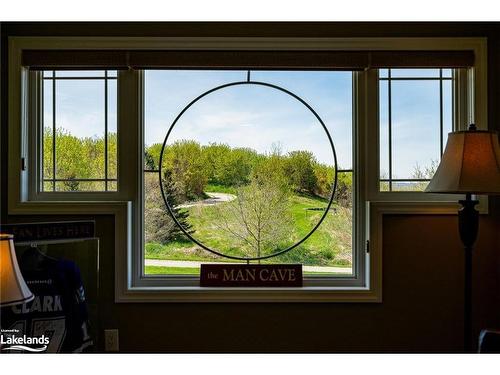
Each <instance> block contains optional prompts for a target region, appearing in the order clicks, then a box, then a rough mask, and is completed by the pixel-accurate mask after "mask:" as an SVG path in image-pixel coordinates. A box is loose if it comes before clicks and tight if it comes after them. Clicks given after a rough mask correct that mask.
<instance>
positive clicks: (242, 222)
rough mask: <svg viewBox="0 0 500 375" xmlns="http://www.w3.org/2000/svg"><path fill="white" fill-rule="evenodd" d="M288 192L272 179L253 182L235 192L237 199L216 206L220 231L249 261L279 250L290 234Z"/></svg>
mask: <svg viewBox="0 0 500 375" xmlns="http://www.w3.org/2000/svg"><path fill="white" fill-rule="evenodd" d="M289 198H290V191H289V190H288V189H286V188H284V186H283V185H281V184H279V182H277V181H276V180H273V179H272V178H263V177H262V176H260V178H259V179H253V180H252V181H251V182H250V184H248V185H246V186H242V187H239V188H238V192H237V199H235V200H233V201H231V202H228V203H225V204H221V205H220V206H216V207H217V209H218V217H219V220H218V221H217V222H216V223H215V225H216V226H218V227H219V228H220V229H221V230H222V231H225V232H226V233H227V234H228V235H230V236H231V237H233V238H234V239H235V240H236V241H237V242H239V243H240V245H241V249H242V250H243V251H245V252H246V254H247V256H249V257H261V256H264V255H269V254H271V253H274V252H276V251H278V250H281V247H280V245H281V244H282V243H283V242H285V241H286V240H287V239H289V238H290V236H291V233H292V228H291V217H290V216H289V214H288V208H289V205H290V200H289Z"/></svg>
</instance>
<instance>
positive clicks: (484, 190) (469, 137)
mask: <svg viewBox="0 0 500 375" xmlns="http://www.w3.org/2000/svg"><path fill="white" fill-rule="evenodd" d="M425 192H426V193H445V194H465V200H460V201H459V203H460V204H461V205H462V207H461V208H460V210H459V211H458V231H459V233H460V239H461V240H462V243H463V245H464V249H465V273H464V283H465V284H464V348H465V351H466V352H470V351H471V349H472V342H471V338H472V316H471V311H472V298H471V297H472V284H471V283H472V278H471V275H472V249H473V246H474V242H475V241H476V238H477V233H478V229H479V212H478V211H477V210H476V208H475V205H476V204H478V203H479V202H478V201H477V200H475V199H472V194H484V195H492V194H500V146H499V142H498V133H497V132H493V131H485V130H477V129H476V126H475V125H474V124H471V125H470V126H469V130H465V131H456V132H451V133H449V135H448V142H447V143H446V148H445V151H444V153H443V156H442V158H441V163H440V164H439V166H438V168H437V170H436V173H435V174H434V177H433V178H432V180H431V181H430V182H429V185H428V186H427V189H426V190H425Z"/></svg>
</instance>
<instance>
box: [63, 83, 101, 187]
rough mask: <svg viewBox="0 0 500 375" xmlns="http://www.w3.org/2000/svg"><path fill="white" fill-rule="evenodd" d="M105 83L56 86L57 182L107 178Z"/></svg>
mask: <svg viewBox="0 0 500 375" xmlns="http://www.w3.org/2000/svg"><path fill="white" fill-rule="evenodd" d="M104 121H105V120H104V82H103V81H93V80H84V81H73V80H64V81H57V82H56V125H57V133H56V178H61V179H66V178H104Z"/></svg>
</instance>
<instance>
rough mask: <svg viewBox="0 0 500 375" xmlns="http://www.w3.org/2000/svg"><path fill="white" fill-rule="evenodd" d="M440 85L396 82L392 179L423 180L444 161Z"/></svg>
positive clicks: (393, 89) (436, 82)
mask: <svg viewBox="0 0 500 375" xmlns="http://www.w3.org/2000/svg"><path fill="white" fill-rule="evenodd" d="M439 108H440V106H439V82H438V81H408V82H405V81H403V82H402V81H394V82H392V137H393V139H392V142H393V150H392V168H393V175H392V178H423V175H422V173H425V169H426V168H429V167H431V164H432V162H433V161H436V160H439V159H440V154H439V152H440V146H439V142H440V137H439V129H440V115H439V111H440V109H439Z"/></svg>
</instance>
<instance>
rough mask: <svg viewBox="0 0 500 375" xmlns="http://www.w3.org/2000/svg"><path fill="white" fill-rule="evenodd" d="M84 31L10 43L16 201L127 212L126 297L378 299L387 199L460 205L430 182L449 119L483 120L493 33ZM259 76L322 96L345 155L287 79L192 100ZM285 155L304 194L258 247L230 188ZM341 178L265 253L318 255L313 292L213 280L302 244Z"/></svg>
mask: <svg viewBox="0 0 500 375" xmlns="http://www.w3.org/2000/svg"><path fill="white" fill-rule="evenodd" d="M74 43H75V42H74V41H73V40H64V38H61V40H59V41H57V42H54V40H50V39H47V40H18V41H15V43H12V44H11V50H10V53H11V56H10V60H9V69H10V71H11V72H12V76H13V78H11V81H10V82H9V87H10V89H11V90H12V94H13V95H12V97H11V98H10V106H11V107H10V108H11V110H12V112H11V113H10V114H9V123H10V127H9V129H10V130H9V137H12V138H11V139H12V140H13V141H14V142H18V144H19V147H17V146H15V147H12V149H11V150H10V151H9V157H10V158H12V159H13V160H14V159H15V158H19V164H16V163H15V162H14V163H12V164H10V165H11V167H10V170H9V176H11V177H12V178H13V182H12V184H10V185H9V199H10V203H9V211H10V212H12V213H16V212H17V213H29V212H32V211H33V210H34V209H35V207H37V208H36V209H37V210H40V208H41V209H43V210H46V211H47V212H48V213H54V212H64V213H71V212H72V213H74V214H82V213H86V214H93V213H103V212H109V213H114V214H115V215H117V227H116V238H117V244H116V245H115V246H116V248H115V256H116V283H117V286H116V294H117V296H116V299H117V300H118V301H380V300H381V259H382V258H381V252H382V248H381V233H380V225H381V224H380V220H381V217H380V215H378V214H377V213H379V212H382V211H381V210H380V207H382V206H381V204H382V203H380V202H387V204H390V203H389V202H400V203H401V202H403V203H404V202H406V203H410V202H420V204H423V205H424V204H426V203H428V202H430V201H432V202H433V204H437V205H441V206H442V207H453V206H452V205H451V203H449V202H451V201H452V200H451V199H449V197H446V196H445V197H436V196H432V195H431V196H428V195H424V194H423V192H422V191H423V189H424V188H425V185H426V183H427V182H428V181H429V180H430V178H431V177H432V174H433V171H434V169H433V168H434V167H435V165H437V164H438V163H439V159H440V157H441V154H442V152H443V147H444V145H445V142H446V134H447V132H449V131H452V130H455V129H459V128H463V127H465V126H466V125H467V123H468V122H470V121H472V120H475V121H476V123H477V124H478V125H479V127H481V126H483V124H484V123H485V122H484V113H485V107H484V104H483V103H478V102H477V100H476V101H475V99H477V97H478V96H479V97H484V96H483V95H484V82H485V77H484V53H485V51H484V43H483V41H481V40H469V41H468V44H467V43H466V44H465V46H466V47H465V48H462V49H457V48H456V45H455V44H454V43H453V41H452V40H432V39H429V40H426V41H424V42H422V41H415V40H405V41H402V40H397V39H394V40H374V41H372V42H371V41H352V43H353V44H352V46H350V47H349V48H346V44H345V43H346V41H339V40H325V41H318V40H312V41H303V40H295V41H288V42H287V43H284V44H280V43H283V41H280V40H273V41H267V42H266V41H254V40H252V41H246V42H245V41H240V42H236V44H234V42H231V41H226V42H225V41H200V40H189V41H187V42H186V43H187V44H186V45H184V47H182V43H181V44H179V43H180V42H179V41H175V40H173V41H169V40H164V41H161V42H158V41H156V42H152V41H149V42H148V41H147V40H141V41H138V40H134V41H130V42H128V41H127V40H126V39H124V40H123V41H122V44H121V48H119V49H118V48H116V43H117V42H116V40H104V39H103V40H102V41H89V43H88V44H87V45H86V48H85V49H79V48H78V47H77V45H76V44H74ZM224 43H226V44H224ZM259 43H260V44H259ZM266 43H271V44H266ZM270 45H272V46H273V47H272V49H269V46H270ZM422 45H424V46H426V47H425V48H422ZM124 46H125V48H126V50H124ZM224 46H225V47H224ZM259 46H260V47H259ZM222 47H224V48H222ZM99 50H101V51H99ZM387 50H391V52H390V53H388V52H387ZM422 56H423V57H422ZM245 81H247V82H263V83H265V84H268V85H272V86H277V87H280V88H283V89H285V90H286V91H288V92H291V93H293V94H294V95H296V96H297V97H299V98H301V99H302V100H303V101H304V102H305V103H307V104H308V105H309V106H310V107H311V108H312V109H313V110H314V112H315V113H317V115H318V116H319V117H320V118H321V119H322V120H323V122H324V124H325V126H326V130H327V132H328V133H329V134H330V135H331V138H332V140H333V144H334V158H332V154H331V150H330V149H329V147H330V144H329V142H328V137H327V136H326V135H325V132H324V131H323V129H322V127H321V126H320V125H318V123H317V121H315V118H314V116H311V113H310V111H308V110H307V106H304V105H302V104H301V103H299V102H298V101H297V100H294V98H293V97H290V96H288V97H287V95H284V94H283V92H279V90H277V91H276V90H274V91H273V90H271V89H269V88H268V87H267V88H266V87H250V86H251V85H246V86H243V85H242V86H241V87H231V88H229V89H227V90H220V91H217V92H214V93H212V94H211V95H208V96H206V97H204V98H203V100H200V101H197V102H196V103H195V104H193V105H192V106H188V104H189V103H190V102H192V101H193V100H194V99H195V98H197V97H198V96H200V95H202V94H203V93H206V92H207V90H211V89H214V88H215V87H219V86H220V85H225V84H230V83H232V82H245ZM17 93H18V94H19V96H17V95H16V94H17ZM17 97H19V98H22V100H20V101H19V100H17V99H16V98H17ZM186 106H188V107H189V108H188V109H189V110H187V108H186ZM184 111H185V112H184ZM180 114H182V116H181V117H179V115H180ZM174 122H175V127H174V128H172V130H171V133H169V139H168V142H167V141H165V137H166V134H167V132H168V131H169V129H170V127H171V125H172V124H173V123H174ZM164 141H165V144H164V145H163V142H164ZM162 153H163V154H162ZM160 160H163V161H162V163H164V164H162V165H161V166H160ZM273 163H274V164H273ZM271 164H273V165H275V166H276V165H279V167H276V168H278V169H277V170H279V171H280V172H279V173H281V174H279V176H283V179H284V180H286V187H287V189H288V190H287V194H288V195H287V199H286V200H282V201H280V202H279V203H278V204H277V205H276V206H275V207H273V208H272V210H270V211H272V212H273V213H276V212H279V213H280V214H279V215H275V216H274V218H273V219H272V220H273V225H276V227H275V229H273V231H271V232H272V233H271V234H272V235H268V238H270V239H269V240H268V241H267V242H259V243H258V246H253V245H252V244H251V241H249V240H248V238H244V237H245V236H242V235H241V233H240V232H238V230H236V229H235V228H236V226H237V225H238V223H237V222H236V221H235V220H236V219H235V218H234V217H235V216H234V215H233V216H230V215H231V211H230V208H231V204H233V203H231V202H241V201H242V199H243V198H244V197H248V194H249V192H248V191H249V190H248V189H249V186H251V184H252V179H255V178H257V177H256V176H258V175H259V173H262V172H259V171H262V170H266V169H265V167H266V165H267V166H268V165H271ZM17 167H19V168H17ZM160 167H161V168H160ZM162 168H163V169H164V170H165V171H166V173H167V172H168V176H169V180H168V181H169V183H171V186H168V187H167V188H169V189H174V190H172V191H175V194H172V196H173V195H175V197H176V201H175V202H172V206H173V207H175V211H176V215H180V216H179V217H182V218H183V220H184V221H183V222H184V223H185V226H186V227H185V229H186V228H188V229H189V230H190V231H191V233H192V236H193V237H194V238H196V239H197V240H199V241H200V242H203V243H204V244H207V245H209V246H210V247H211V248H214V249H216V250H218V251H219V252H221V253H224V254H227V255H230V257H229V258H225V257H221V256H217V255H216V254H213V253H210V252H207V251H206V250H204V249H203V248H200V247H199V246H197V245H196V243H194V242H192V241H191V240H190V238H189V237H186V236H185V235H184V233H183V232H182V231H179V230H178V228H177V227H176V226H175V225H174V224H175V223H173V221H172V219H171V217H170V216H169V213H168V210H167V209H166V207H165V203H164V202H163V198H162V196H161V192H160V185H159V184H160V180H161V179H164V178H165V175H164V176H161V177H160V176H159V171H160V169H162ZM335 175H336V176H337V184H336V190H335V195H334V198H333V204H332V206H331V207H330V210H328V212H327V213H326V214H325V219H324V221H323V222H321V224H320V225H319V226H318V227H317V229H316V230H315V231H314V232H313V233H312V234H311V235H310V236H309V237H308V238H307V239H306V240H305V241H303V242H301V243H300V245H299V246H296V247H294V248H293V249H292V250H290V251H289V252H287V253H284V254H282V255H279V256H277V257H275V258H270V259H267V260H263V262H279V263H300V264H302V265H303V267H304V274H305V278H304V287H303V288H288V289H260V290H258V289H251V288H249V289H245V290H240V289H225V288H222V289H217V288H215V289H214V288H200V287H199V286H198V285H199V266H200V264H201V263H204V262H215V263H217V262H227V261H236V262H241V261H245V259H246V257H248V258H252V257H253V256H254V255H255V254H256V252H257V251H258V252H259V254H260V251H263V252H265V251H269V252H272V251H276V250H280V249H283V248H286V247H289V246H291V245H293V244H294V243H296V242H299V241H300V240H301V239H302V238H303V237H305V236H306V235H307V234H308V233H309V232H310V231H311V230H312V229H313V228H314V227H315V224H316V223H317V222H318V220H319V218H320V217H321V216H322V214H323V212H324V211H325V207H326V202H327V201H328V198H329V196H330V194H331V191H332V188H333V186H332V182H333V177H334V176H335ZM273 176H275V177H273V179H274V180H273V181H276V179H277V178H278V177H276V176H278V175H273ZM280 178H281V177H280ZM162 181H163V180H162ZM162 183H163V182H162ZM165 183H166V182H165ZM280 186H281V185H280ZM164 187H165V185H164ZM245 189H246V190H245ZM244 194H247V195H244ZM48 202H52V203H57V204H56V205H50V204H48ZM118 206H119V207H121V208H119V209H114V208H113V207H118ZM106 207H108V208H109V210H108V211H106ZM370 207H372V209H371V210H370ZM373 207H376V209H373ZM408 207H410V208H408ZM411 207H418V206H416V205H413V206H412V204H410V205H407V206H406V208H405V210H407V211H411V210H412V208H411ZM422 207H423V206H422ZM240 209H241V204H240ZM58 210H59V211H58ZM401 212H403V211H401ZM271 216H272V215H271ZM229 217H231V218H230V219H228V218H229ZM231 220H232V221H231ZM270 220H271V219H270ZM224 223H225V224H224ZM223 224H224V225H225V227H224V225H223ZM245 224H248V223H246V222H245ZM247 229H248V228H247ZM267 229H268V232H270V231H269V228H267ZM278 229H279V230H278ZM263 233H264V232H263ZM268 234H269V233H268ZM263 235H264V234H263ZM272 237H275V238H272ZM271 239H272V240H271ZM118 243H119V245H118ZM264 243H265V245H263V244H264ZM266 246H267V247H268V248H266ZM231 257H232V258H231ZM235 258H236V259H235ZM245 262H246V261H245ZM248 262H255V261H253V260H248Z"/></svg>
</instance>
